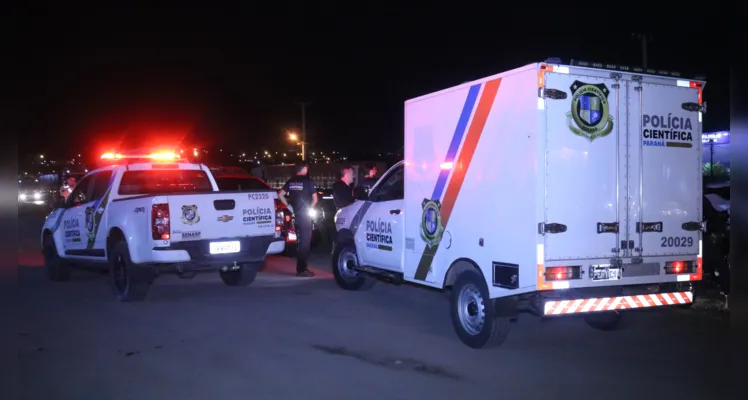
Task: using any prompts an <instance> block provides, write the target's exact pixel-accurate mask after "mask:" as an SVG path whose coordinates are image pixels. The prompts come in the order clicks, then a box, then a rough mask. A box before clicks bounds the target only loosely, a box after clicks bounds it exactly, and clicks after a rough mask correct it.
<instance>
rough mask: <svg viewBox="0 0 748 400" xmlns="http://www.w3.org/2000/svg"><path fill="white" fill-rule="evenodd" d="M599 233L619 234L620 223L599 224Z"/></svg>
mask: <svg viewBox="0 0 748 400" xmlns="http://www.w3.org/2000/svg"><path fill="white" fill-rule="evenodd" d="M597 233H618V222H598V223H597Z"/></svg>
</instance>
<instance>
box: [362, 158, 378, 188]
mask: <svg viewBox="0 0 748 400" xmlns="http://www.w3.org/2000/svg"><path fill="white" fill-rule="evenodd" d="M365 168H366V175H364V177H363V178H362V179H361V182H360V183H359V184H358V187H359V188H361V190H363V192H364V193H366V194H367V195H368V194H369V191H370V190H371V188H372V187H374V185H375V184H376V183H377V165H376V164H374V163H366V165H365Z"/></svg>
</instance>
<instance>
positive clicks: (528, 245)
mask: <svg viewBox="0 0 748 400" xmlns="http://www.w3.org/2000/svg"><path fill="white" fill-rule="evenodd" d="M540 67H541V65H540V64H532V65H528V66H526V67H522V68H518V69H516V70H512V71H508V72H505V73H502V74H499V75H495V76H491V77H488V78H485V79H481V80H479V81H475V82H469V83H465V84H463V85H460V86H457V87H454V88H450V89H447V90H443V91H440V92H437V93H433V94H429V95H426V96H422V97H419V98H416V99H413V100H409V101H407V102H406V103H405V160H404V162H403V163H401V164H398V165H395V166H393V167H392V168H391V170H390V171H388V174H389V173H392V172H394V171H395V170H397V169H400V168H404V174H405V184H404V187H405V189H404V191H405V194H404V199H403V200H402V207H400V203H398V205H397V206H395V205H392V206H386V205H384V204H377V203H376V202H374V201H358V202H356V203H354V204H352V205H350V206H348V207H346V208H344V209H342V210H340V211H339V212H338V214H337V216H336V228H337V229H338V230H339V231H340V230H352V231H354V232H355V233H356V234H355V243H356V248H357V250H358V256H359V262H360V263H362V264H364V265H370V266H375V267H379V268H384V269H388V270H392V271H396V272H402V273H403V276H404V278H405V280H407V281H411V282H414V283H418V284H422V285H427V286H432V287H436V288H442V287H444V285H445V284H446V283H445V279H446V277H447V274H448V271H449V269H450V267H451V266H453V265H455V264H456V263H458V262H462V261H467V262H470V263H472V264H474V265H475V266H477V267H478V268H479V269H480V271H481V272H482V273H483V275H484V277H486V280H487V282H488V287H489V291H490V295H491V297H492V298H497V297H504V296H510V295H515V294H521V293H527V292H533V291H536V290H541V289H542V290H547V289H551V287H545V282H544V281H543V282H542V283H543V285H544V286H543V287H542V288H541V287H540V285H541V281H542V279H539V274H540V275H542V272H540V271H542V270H543V268H545V267H550V266H572V265H573V266H581V267H582V268H581V269H582V270H583V271H586V270H588V268H589V267H590V266H591V265H596V264H609V263H610V262H611V259H615V258H620V259H621V261H622V263H623V265H624V270H625V268H626V266H627V265H630V264H631V262H632V260H633V259H635V258H638V257H642V260H641V261H642V264H645V265H648V266H651V267H653V268H654V269H653V270H659V271H660V272H659V273H657V272H655V273H653V274H649V275H647V276H642V275H637V276H625V275H624V277H623V278H622V279H619V280H615V281H601V282H593V281H592V280H591V279H589V278H588V277H586V276H583V277H582V279H577V280H572V281H567V282H557V283H554V284H553V285H552V286H553V287H552V289H566V288H575V287H579V288H581V287H595V286H614V285H633V284H645V283H661V282H677V281H683V280H690V279H696V278H692V277H691V276H689V275H687V274H686V275H685V276H677V275H665V274H664V271H663V268H662V267H664V263H665V262H667V261H696V260H697V258H698V257H700V241H701V240H700V233H699V232H698V231H696V232H688V231H685V230H683V229H682V224H683V223H684V222H689V221H701V206H700V204H701V203H700V202H701V192H702V190H701V175H700V174H701V172H700V171H701V140H700V137H701V123H700V116H699V113H698V112H690V111H685V110H684V109H683V108H682V107H681V104H682V103H684V102H697V101H699V100H700V99H698V96H700V92H699V91H698V90H697V89H696V88H693V87H683V85H682V82H680V81H678V80H677V79H675V78H668V77H654V76H646V75H645V76H643V85H642V86H643V90H642V92H641V93H642V96H643V97H642V104H643V105H644V108H643V110H642V111H643V112H642V113H641V114H640V112H639V97H638V93H639V92H637V91H635V90H634V87H635V86H638V83H637V82H636V81H634V80H632V74H628V73H621V78H620V80H619V81H618V82H616V81H615V80H614V79H612V78H611V71H606V70H600V69H593V68H581V67H568V66H561V67H559V66H555V67H554V66H551V69H553V70H554V71H556V72H546V73H544V74H539V71H540ZM619 73H620V71H619ZM498 78H500V79H501V82H500V84H498V90H497V91H496V92H495V93H496V94H495V97H494V100H493V103H490V101H485V99H484V97H486V98H487V97H490V96H484V95H485V94H486V91H487V90H489V89H487V88H488V87H490V85H492V84H495V81H496V80H497V79H498ZM575 81H581V82H583V83H591V84H604V85H605V86H606V88H607V89H606V90H608V91H609V92H608V97H607V98H608V102H609V103H608V104H609V108H608V110H609V113H608V115H609V116H610V117H611V122H612V124H613V125H612V129H610V130H609V132H607V135H603V136H601V137H597V138H595V139H593V140H590V139H589V138H587V137H584V136H580V135H577V134H575V133H574V131H573V130H572V129H571V128H570V119H573V118H571V117H570V115H571V113H570V111H571V107H572V100H573V93H572V92H574V90H575V89H574V88H572V86H573V85H574V82H575ZM492 82H493V83H492ZM616 83H618V85H619V86H618V87H617V88H616V87H615V86H616ZM679 85H680V86H679ZM473 86H474V88H473V89H472V92H471V87H473ZM686 86H688V85H686ZM540 87H544V88H548V89H557V90H561V91H564V92H565V93H566V94H567V96H566V97H565V98H563V99H550V98H542V97H540V96H539V93H542V91H541V90H540ZM632 93H633V94H632ZM471 99H472V100H471ZM482 102H483V103H485V104H484V105H483V106H481V103H482ZM466 104H468V105H469V106H466ZM470 104H472V105H470ZM481 107H483V109H482V108H481ZM486 107H489V108H488V109H486ZM463 109H464V110H466V111H463ZM481 110H482V111H481ZM486 110H488V112H486ZM645 114H646V115H650V121H651V119H652V118H651V116H652V115H665V118H667V115H668V114H670V115H671V117H672V116H677V117H678V118H681V119H683V118H690V121H691V123H690V125H691V127H690V128H691V129H690V130H689V131H688V133H690V135H691V136H690V138H691V140H690V141H689V140H680V141H681V142H683V143H685V144H682V145H678V146H680V147H661V146H648V145H645V144H652V142H644V140H645V139H646V138H644V136H643V131H642V129H641V121H643V120H644V117H643V115H645ZM585 115H593V117H592V118H593V119H594V118H595V117H594V114H592V113H589V114H585ZM603 117H604V118H607V117H605V116H603ZM679 121H681V120H680V119H679ZM481 126H482V128H481ZM461 127H462V128H461ZM463 128H464V129H463ZM645 129H647V127H645ZM471 130H472V131H471ZM686 136H687V135H686ZM686 136H684V138H685V137H686ZM476 138H477V139H476ZM686 142H687V143H686ZM688 146H690V147H688ZM450 154H452V156H450ZM641 154H643V155H644V156H643V157H644V158H641ZM450 157H451V158H450ZM640 161H642V163H641V164H642V165H643V169H642V167H640ZM640 171H643V173H642V174H640ZM386 175H387V174H385V176H383V178H382V179H383V180H384V179H385V178H386ZM440 175H441V178H440ZM640 175H641V176H643V180H640ZM380 183H381V181H380ZM640 183H641V187H642V188H643V192H642V195H643V196H642V198H643V200H644V203H643V204H644V209H643V214H642V213H641V209H640V199H639V194H640V192H639V187H640ZM424 200H438V201H439V202H440V203H441V208H440V213H441V214H440V215H441V216H442V219H444V218H445V215H446V216H447V217H446V218H447V220H446V223H445V224H444V226H443V228H444V229H443V232H442V235H441V238H440V240H437V241H436V243H435V246H432V244H433V243H432V244H427V240H429V238H428V237H426V236H428V235H426V236H423V235H422V233H423V226H424V225H426V224H424V223H423V221H424V216H425V215H426V213H425V212H424V204H426V202H424ZM391 203H393V204H394V202H391ZM394 208H399V209H402V210H403V211H404V213H402V214H400V215H398V217H399V218H394V217H393V216H392V215H390V213H389V211H390V210H391V209H394ZM640 215H641V216H642V218H643V221H644V222H662V223H663V232H662V233H652V232H647V233H644V234H643V235H641V236H642V238H643V242H641V241H640V235H638V234H637V233H636V223H637V222H640V219H639V218H640ZM380 219H381V220H386V221H389V222H391V224H392V227H393V233H392V238H393V243H394V245H393V246H392V248H393V251H394V250H396V249H401V251H402V252H403V254H402V258H400V256H399V255H398V254H393V252H387V253H386V254H385V252H382V251H379V250H376V249H374V248H373V247H367V246H369V245H368V241H367V240H366V239H367V236H366V235H365V233H363V232H364V231H365V229H364V227H365V221H367V220H369V221H371V220H374V221H376V220H380ZM442 222H444V221H443V220H442ZM543 222H545V223H551V222H556V223H561V224H564V225H566V226H567V231H566V232H563V233H557V234H550V233H546V234H545V235H543V234H541V233H540V232H539V224H540V223H543ZM598 222H604V223H615V222H618V223H619V232H618V233H617V234H616V233H600V234H599V233H598V232H597V223H598ZM427 224H429V226H432V225H430V223H428V222H427ZM396 226H397V230H396V231H395V230H394V227H396ZM433 226H436V224H435V225H433ZM437 231H438V230H437ZM676 236H677V237H679V238H686V239H682V240H681V239H679V240H678V241H679V242H681V241H682V242H683V243H682V244H680V245H679V246H677V247H676V246H673V247H667V248H663V247H661V244H662V241H663V239H662V238H663V237H676ZM398 237H401V239H398ZM688 238H691V239H690V240H689V239H688ZM622 240H626V241H634V242H633V244H634V247H637V248H639V247H640V246H641V245H642V244H643V249H644V251H643V253H639V252H636V251H631V252H624V251H622V250H621V241H622ZM666 241H667V240H666ZM627 244H628V243H627ZM666 244H667V243H666ZM433 249H436V251H435V252H434V251H433ZM432 253H433V255H430V254H432ZM424 254H426V256H424ZM398 259H402V262H401V263H400V264H397V260H398ZM493 263H504V264H510V265H516V266H518V272H517V275H518V276H517V279H518V280H519V283H518V286H519V287H518V288H516V289H506V288H502V287H498V286H494V285H493V284H492V276H493ZM419 264H420V265H421V268H420V270H419ZM424 266H425V267H424ZM632 269H633V268H632ZM698 279H700V275H699V278H698Z"/></svg>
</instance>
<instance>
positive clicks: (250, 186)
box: [215, 177, 270, 192]
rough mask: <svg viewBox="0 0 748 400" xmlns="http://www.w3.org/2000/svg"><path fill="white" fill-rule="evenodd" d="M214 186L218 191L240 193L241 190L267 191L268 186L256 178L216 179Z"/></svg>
mask: <svg viewBox="0 0 748 400" xmlns="http://www.w3.org/2000/svg"><path fill="white" fill-rule="evenodd" d="M215 179H216V184H217V185H218V190H220V191H222V192H227V191H236V190H238V191H242V190H268V189H270V186H268V185H267V184H266V183H265V182H263V181H261V180H259V179H257V178H251V177H247V178H228V177H227V178H219V177H216V178H215Z"/></svg>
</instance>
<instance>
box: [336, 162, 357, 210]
mask: <svg viewBox="0 0 748 400" xmlns="http://www.w3.org/2000/svg"><path fill="white" fill-rule="evenodd" d="M352 184H353V167H352V166H350V165H344V166H343V167H342V168H340V180H339V181H337V182H335V183H334V184H333V185H332V200H333V202H334V203H335V209H336V210H340V209H341V208H343V207H345V206H347V205H349V204H351V203H353V202H354V201H355V200H356V199H355V197H354V196H353V187H352Z"/></svg>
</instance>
